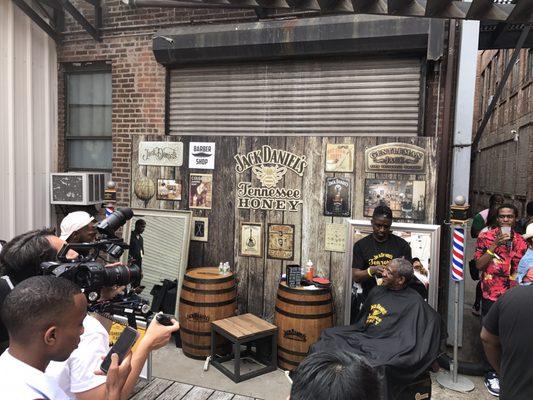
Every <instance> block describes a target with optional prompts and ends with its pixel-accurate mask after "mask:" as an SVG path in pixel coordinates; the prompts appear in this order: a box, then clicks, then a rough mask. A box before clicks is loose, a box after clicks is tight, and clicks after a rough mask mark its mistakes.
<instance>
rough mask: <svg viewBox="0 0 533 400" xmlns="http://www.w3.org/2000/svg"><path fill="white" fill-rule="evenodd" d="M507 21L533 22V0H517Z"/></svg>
mask: <svg viewBox="0 0 533 400" xmlns="http://www.w3.org/2000/svg"><path fill="white" fill-rule="evenodd" d="M507 22H522V23H527V22H533V0H517V2H516V4H515V6H514V9H513V11H511V13H510V14H509V16H508V17H507Z"/></svg>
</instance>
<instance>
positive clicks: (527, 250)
mask: <svg viewBox="0 0 533 400" xmlns="http://www.w3.org/2000/svg"><path fill="white" fill-rule="evenodd" d="M518 217H519V214H518V210H517V209H516V207H515V206H514V205H512V204H504V203H503V198H502V197H501V196H493V197H491V199H490V206H489V208H488V209H486V210H483V211H482V212H480V213H479V214H477V215H476V216H475V217H474V221H473V226H472V235H473V236H474V237H476V239H477V241H476V249H475V254H474V260H473V266H474V267H475V270H476V271H478V272H479V280H480V282H479V291H478V293H479V299H476V303H475V307H474V311H478V310H479V312H480V314H481V318H482V330H481V334H480V337H481V340H482V343H483V347H484V356H485V357H484V362H485V363H486V369H487V375H486V377H485V384H486V386H487V388H488V390H489V392H490V393H491V394H494V395H499V396H500V398H501V399H503V400H511V399H512V400H526V399H531V398H533V388H532V387H531V382H533V369H531V368H529V367H528V366H529V358H530V357H529V355H530V354H531V352H532V351H533V344H532V343H531V340H530V339H531V337H533V321H532V319H531V318H530V316H529V315H528V314H529V313H530V309H532V308H533V203H528V205H527V215H526V216H525V217H524V218H522V219H520V220H519V219H518ZM392 221H393V218H392V212H391V210H390V208H388V207H387V206H378V207H376V208H375V210H374V213H373V216H372V219H371V225H372V233H371V234H370V235H368V236H366V237H365V238H363V239H361V240H359V241H358V242H357V243H355V245H354V247H353V265H352V276H353V281H354V282H357V283H359V284H360V285H361V287H362V293H360V296H359V302H358V304H357V306H356V307H355V310H354V321H353V324H352V325H349V326H344V327H334V328H331V329H326V330H325V331H323V332H322V334H321V337H320V339H319V341H318V342H317V343H315V344H314V345H313V346H312V347H311V350H310V354H309V356H308V357H307V358H306V359H305V360H304V361H303V362H302V363H301V364H300V366H299V367H298V368H297V370H296V371H295V373H294V375H293V378H294V382H293V385H292V388H291V395H290V398H291V399H293V400H295V399H296V400H298V399H302V400H303V399H306V400H307V399H320V400H321V399H331V400H348V399H353V400H356V399H357V400H365V399H390V398H395V394H397V393H400V392H401V390H402V388H405V386H406V385H408V384H409V383H410V382H412V381H413V380H414V379H416V378H417V377H420V376H421V374H424V373H426V374H427V371H428V370H429V369H432V368H434V367H435V362H436V360H437V357H438V354H439V352H440V350H441V344H442V341H443V332H444V331H445V330H444V329H443V327H442V318H441V317H440V316H439V315H438V314H437V312H436V311H435V310H433V309H432V308H431V307H429V305H428V304H427V285H426V281H425V279H424V278H427V270H426V269H425V268H424V266H423V265H421V264H420V260H418V259H413V258H412V255H411V248H410V246H409V244H408V243H407V242H406V241H405V240H404V239H402V238H400V237H398V236H396V235H394V234H393V233H392V232H391V225H392ZM94 223H95V220H94V218H93V217H92V216H91V215H89V214H87V213H85V212H82V211H78V212H74V213H71V214H69V215H67V216H66V217H65V218H64V220H63V221H62V223H61V234H60V235H59V236H56V235H55V234H54V230H52V229H41V230H33V231H30V232H26V233H24V234H22V235H19V236H17V237H15V238H13V239H12V240H11V241H9V242H7V243H5V244H3V246H2V249H1V252H0V268H1V273H2V275H3V276H2V277H1V279H0V305H1V314H0V316H1V321H2V324H0V339H2V341H3V345H4V348H6V347H7V346H8V348H7V349H6V350H5V351H3V353H2V355H1V356H0V370H1V371H2V373H1V374H0V385H1V386H2V393H3V394H5V395H6V396H7V398H17V399H77V400H86V399H91V400H92V399H109V400H114V399H126V398H127V397H128V396H129V394H130V393H131V391H132V390H133V387H134V386H135V384H136V382H137V380H138V378H139V375H140V373H141V369H142V367H143V365H144V364H145V362H146V360H147V358H148V356H149V354H150V352H152V351H153V350H156V349H158V348H160V347H162V346H164V345H165V344H166V343H168V341H169V339H170V337H171V334H172V333H173V332H175V331H176V330H177V329H179V325H178V323H177V322H176V321H175V320H172V326H163V325H161V324H159V323H158V322H157V320H156V319H154V320H153V321H152V322H151V323H150V325H149V326H148V328H147V330H146V333H145V335H144V336H143V337H142V339H140V342H139V343H138V346H137V348H136V350H135V352H134V353H132V354H130V355H129V356H128V357H126V358H125V359H124V360H123V361H122V362H121V363H119V361H118V357H117V356H116V355H114V356H113V357H112V362H111V367H110V368H109V371H108V372H107V374H104V373H103V372H102V371H100V370H99V366H100V363H101V361H102V358H103V357H104V356H105V355H106V354H107V353H108V351H109V333H108V332H107V330H106V329H105V328H104V327H103V325H101V323H100V322H99V321H98V320H97V319H96V318H94V317H92V316H90V315H88V314H87V304H88V303H87V298H86V296H85V294H83V293H82V291H81V290H80V288H79V287H78V286H76V285H75V284H74V283H73V282H71V281H69V280H66V279H63V278H60V277H52V276H43V275H42V270H41V264H42V263H43V262H47V261H54V260H56V259H57V255H58V252H59V251H60V250H61V249H63V247H64V246H65V244H66V243H90V242H93V241H95V239H96V237H97V231H96V230H95V228H94ZM145 227H146V223H145V222H144V221H142V220H139V221H137V223H136V224H135V229H134V230H133V231H132V240H131V245H132V257H133V259H134V261H135V262H136V263H137V264H139V266H140V265H141V263H142V258H143V256H144V245H143V240H142V235H141V234H142V233H143V232H144V229H145ZM80 251H85V250H84V249H81V250H80ZM67 257H68V258H71V259H76V258H77V257H80V254H78V253H77V252H75V251H73V250H70V251H69V252H68V253H67ZM413 264H416V265H417V266H416V268H414V267H413ZM139 283H140V282H135V283H134V285H138V284H139ZM121 290H123V288H117V287H111V288H104V289H102V291H101V293H100V299H102V300H109V299H112V298H114V296H116V295H117V293H119V292H120V291H121ZM476 306H478V308H477V310H476ZM2 329H3V331H2Z"/></svg>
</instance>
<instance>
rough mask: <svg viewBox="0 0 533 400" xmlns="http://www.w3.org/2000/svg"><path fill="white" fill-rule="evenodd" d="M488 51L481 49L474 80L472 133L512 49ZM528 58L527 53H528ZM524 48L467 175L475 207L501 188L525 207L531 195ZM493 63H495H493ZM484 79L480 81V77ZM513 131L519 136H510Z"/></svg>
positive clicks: (532, 146)
mask: <svg viewBox="0 0 533 400" xmlns="http://www.w3.org/2000/svg"><path fill="white" fill-rule="evenodd" d="M505 52H506V51H505V50H489V51H482V52H480V53H479V58H478V80H477V85H476V103H475V106H476V108H475V115H474V122H473V124H474V126H473V130H474V132H476V131H477V130H478V127H479V125H480V124H481V120H482V119H483V115H484V113H485V111H486V109H487V108H488V105H489V100H490V96H491V95H494V94H495V91H496V86H497V83H498V82H499V81H500V80H501V79H502V77H503V74H504V70H505V67H506V65H507V60H508V59H510V57H511V54H512V49H509V50H507V54H505ZM530 57H531V55H530ZM527 59H528V50H527V49H524V50H522V51H521V52H520V56H519V60H520V61H519V74H518V77H516V76H515V77H514V78H513V79H518V82H519V84H518V86H517V89H516V90H513V89H511V79H512V78H511V76H510V77H509V79H508V81H507V84H506V86H505V88H504V90H503V93H502V95H501V97H500V100H499V101H498V103H497V106H496V108H495V110H494V113H493V114H492V116H491V118H490V120H489V123H488V124H487V126H486V128H485V130H484V132H483V134H482V139H481V141H480V143H479V147H478V149H479V150H481V151H480V152H477V153H475V154H474V155H473V156H474V160H473V164H472V174H471V192H472V194H471V197H472V200H471V203H472V206H473V207H472V208H473V210H474V211H479V210H481V209H483V208H486V206H487V205H488V199H489V197H490V195H491V194H493V193H501V194H503V195H504V196H505V197H506V200H507V201H509V202H512V203H514V204H515V205H516V206H518V208H519V210H521V211H522V210H523V209H524V207H525V203H526V202H527V201H528V200H529V201H530V200H532V199H533V190H532V189H531V188H533V179H532V176H533V157H532V156H531V154H532V151H533V125H532V122H533V73H531V74H530V76H529V78H528V77H527V76H526V68H527ZM496 65H497V66H496ZM482 74H483V76H484V80H486V81H487V80H488V82H489V83H488V84H487V83H486V84H485V85H484V87H485V90H484V91H483V85H482V83H483V79H482V78H481V76H482ZM514 132H516V133H518V140H513V138H514Z"/></svg>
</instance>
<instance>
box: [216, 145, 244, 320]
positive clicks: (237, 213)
mask: <svg viewBox="0 0 533 400" xmlns="http://www.w3.org/2000/svg"><path fill="white" fill-rule="evenodd" d="M250 147H251V140H250V139H247V138H244V137H240V138H239V139H238V141H237V149H236V151H235V154H246V153H247V152H248V151H250ZM215 162H216V161H215ZM233 165H234V167H235V164H233ZM232 173H233V175H234V176H235V183H236V184H238V183H239V182H246V181H249V180H250V179H251V171H250V170H248V171H245V172H244V173H242V174H239V173H237V172H236V171H235V169H233V172H232ZM234 219H235V224H234V228H233V257H234V259H235V266H234V271H235V279H236V282H237V307H238V310H239V313H241V314H243V313H245V312H247V311H248V277H249V257H241V256H240V255H239V254H240V244H241V242H240V237H241V236H240V231H241V222H246V221H249V220H250V210H245V209H242V208H237V204H236V205H235V210H234ZM228 236H230V235H229V234H228Z"/></svg>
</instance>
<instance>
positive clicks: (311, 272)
mask: <svg viewBox="0 0 533 400" xmlns="http://www.w3.org/2000/svg"><path fill="white" fill-rule="evenodd" d="M314 277H315V267H314V266H313V262H312V261H311V260H309V261H307V264H306V269H305V279H307V280H308V281H309V282H312V281H313V278H314Z"/></svg>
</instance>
